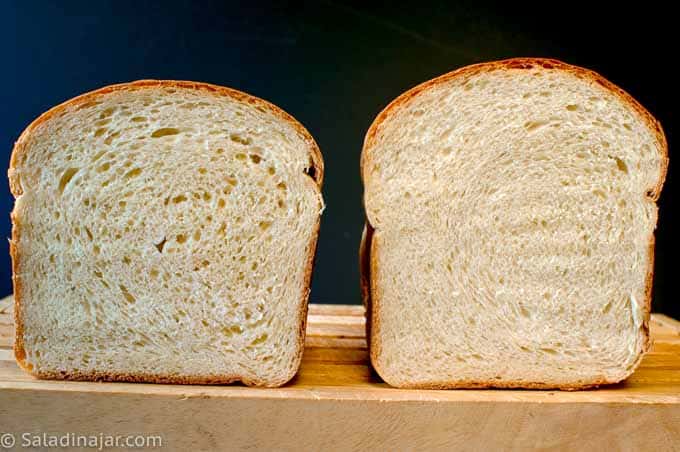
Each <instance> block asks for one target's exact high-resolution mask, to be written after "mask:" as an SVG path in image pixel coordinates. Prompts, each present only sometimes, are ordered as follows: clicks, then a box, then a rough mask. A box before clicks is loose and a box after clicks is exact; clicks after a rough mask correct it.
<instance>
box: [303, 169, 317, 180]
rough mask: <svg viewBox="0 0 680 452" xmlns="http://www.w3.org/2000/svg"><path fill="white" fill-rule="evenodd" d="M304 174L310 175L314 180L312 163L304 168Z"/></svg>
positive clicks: (314, 172) (314, 174)
mask: <svg viewBox="0 0 680 452" xmlns="http://www.w3.org/2000/svg"><path fill="white" fill-rule="evenodd" d="M305 174H306V175H308V176H309V177H311V178H312V179H313V180H314V181H316V168H315V167H314V165H311V166H309V167H308V168H305Z"/></svg>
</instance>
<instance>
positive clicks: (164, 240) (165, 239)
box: [154, 237, 168, 253]
mask: <svg viewBox="0 0 680 452" xmlns="http://www.w3.org/2000/svg"><path fill="white" fill-rule="evenodd" d="M167 241H168V240H167V238H166V237H163V240H161V241H160V242H158V243H154V246H155V247H156V249H157V250H158V252H159V253H162V252H163V248H164V247H165V242H167Z"/></svg>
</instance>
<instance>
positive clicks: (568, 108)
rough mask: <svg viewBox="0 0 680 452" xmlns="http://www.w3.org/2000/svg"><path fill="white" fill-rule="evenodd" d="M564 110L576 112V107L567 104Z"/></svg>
mask: <svg viewBox="0 0 680 452" xmlns="http://www.w3.org/2000/svg"><path fill="white" fill-rule="evenodd" d="M565 108H566V109H567V110H569V111H576V110H578V105H574V104H569V105H567V106H566V107H565Z"/></svg>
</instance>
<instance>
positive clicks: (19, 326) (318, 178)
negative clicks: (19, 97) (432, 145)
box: [8, 80, 324, 386]
mask: <svg viewBox="0 0 680 452" xmlns="http://www.w3.org/2000/svg"><path fill="white" fill-rule="evenodd" d="M149 88H179V89H192V90H199V91H205V92H206V93H210V94H211V95H214V96H228V97H231V98H232V99H236V100H238V101H240V102H243V103H247V104H250V105H253V106H255V107H256V108H258V109H261V110H262V111H263V112H269V113H271V114H273V115H275V116H277V117H278V118H280V119H282V120H284V121H287V122H288V123H290V124H291V125H292V126H293V127H294V128H295V130H296V131H297V132H298V133H299V134H300V135H301V136H302V137H303V139H304V141H305V142H306V143H307V145H308V146H309V150H310V167H311V168H313V171H310V173H311V174H310V177H311V179H312V180H313V181H314V183H315V185H316V187H317V188H318V190H319V193H320V192H321V187H322V184H323V176H324V163H323V157H322V155H321V151H320V149H319V146H318V145H317V144H316V141H315V140H314V138H313V137H312V136H311V135H310V133H309V132H308V131H307V129H305V127H304V126H303V125H302V124H300V123H299V122H298V121H297V120H296V119H295V118H293V117H292V116H291V115H290V114H288V113H287V112H285V111H284V110H282V109H281V108H279V107H277V106H276V105H274V104H272V103H270V102H267V101H265V100H263V99H260V98H258V97H255V96H252V95H250V94H246V93H244V92H241V91H238V90H235V89H232V88H227V87H223V86H217V85H211V84H208V83H201V82H191V81H181V80H138V81H135V82H130V83H121V84H117V85H110V86H106V87H103V88H100V89H98V90H95V91H91V92H88V93H85V94H82V95H80V96H77V97H74V98H73V99H70V100H68V101H66V102H64V103H62V104H59V105H57V106H55V107H53V108H51V109H50V110H48V111H46V112H45V113H43V114H42V115H40V116H39V117H38V118H37V119H35V120H34V121H33V122H32V123H31V124H30V125H29V126H28V127H27V128H26V129H25V130H24V131H23V132H22V134H21V135H20V136H19V138H18V139H17V141H16V143H15V144H14V149H13V150H12V155H11V157H10V165H9V171H8V176H9V185H10V190H11V192H12V194H13V195H14V197H15V198H18V197H19V196H21V195H22V194H23V188H22V186H21V180H20V179H19V177H18V175H17V174H16V173H15V171H14V170H15V168H16V167H17V166H18V165H19V163H20V162H21V161H22V160H23V158H24V153H25V152H26V149H27V144H28V142H29V140H30V138H31V136H32V134H33V132H34V131H35V130H36V129H37V128H38V127H40V126H41V125H43V124H45V123H46V122H48V121H49V120H50V119H52V118H54V117H56V116H58V115H60V114H62V113H64V112H66V111H67V110H68V109H70V108H73V107H75V108H78V107H81V106H86V105H88V104H91V103H92V102H96V101H97V99H98V98H99V97H101V96H103V95H106V94H110V93H113V92H116V91H136V90H142V89H149ZM11 219H12V240H11V241H10V256H11V258H12V281H13V286H14V323H15V341H14V356H15V358H16V361H17V363H18V364H19V366H20V367H21V368H23V369H24V370H26V371H27V372H30V373H31V374H32V375H34V376H36V377H38V378H49V379H68V380H88V381H90V380H97V381H128V382H148V383H178V384H227V383H233V382H237V381H242V382H243V383H244V384H246V385H248V386H281V385H283V384H285V383H287V382H288V381H290V380H291V379H292V378H293V376H294V375H295V374H294V373H293V374H292V375H290V376H289V377H287V378H286V379H285V380H284V381H279V382H275V383H272V382H265V381H259V380H249V379H247V378H241V377H238V376H206V377H198V376H194V377H183V376H180V375H175V376H173V375H153V374H144V375H142V374H111V373H102V374H100V373H89V374H88V373H77V372H71V373H63V374H62V373H54V372H38V371H36V370H35V369H33V368H32V366H31V365H30V364H29V363H27V362H26V350H25V347H24V338H23V336H24V325H23V319H22V315H21V310H22V303H21V300H22V296H23V293H22V284H21V276H20V272H19V262H20V259H21V257H20V253H19V250H18V248H17V244H18V243H19V237H20V233H21V232H20V231H21V228H20V220H19V218H17V215H16V210H15V211H13V212H12V214H11ZM319 223H320V219H317V226H316V229H315V231H314V233H313V234H312V239H311V242H310V251H309V256H308V258H307V267H306V270H305V272H306V273H305V278H304V280H305V286H304V287H303V296H304V297H305V301H304V302H303V303H302V307H301V309H300V317H301V321H300V323H301V327H300V332H299V334H298V353H297V355H296V357H295V359H296V361H297V366H298V367H299V364H300V362H301V360H302V353H303V349H304V341H305V323H306V319H307V297H308V293H309V287H310V282H311V274H312V267H313V265H314V255H315V252H316V243H317V238H318V233H319Z"/></svg>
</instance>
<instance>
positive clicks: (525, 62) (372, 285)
mask: <svg viewBox="0 0 680 452" xmlns="http://www.w3.org/2000/svg"><path fill="white" fill-rule="evenodd" d="M534 68H541V69H545V70H558V71H564V72H568V73H570V74H573V75H574V76H576V77H578V78H581V79H584V80H587V81H590V82H592V83H596V84H598V85H600V86H602V87H604V88H605V89H607V90H608V91H610V92H611V93H613V94H615V95H616V96H618V97H619V99H620V100H621V101H622V102H623V103H624V104H626V105H627V106H628V107H630V108H632V109H633V110H634V111H635V112H636V113H637V114H638V115H640V117H641V119H642V120H643V121H644V122H645V123H646V124H647V126H648V127H649V129H650V130H651V131H653V133H654V135H655V137H656V139H657V141H658V143H659V149H660V150H661V152H662V154H661V156H660V157H661V172H660V176H659V180H658V181H657V183H656V185H655V186H654V187H650V188H649V189H648V190H647V193H646V196H647V197H648V198H649V199H650V200H652V201H653V202H656V201H657V200H658V199H659V195H660V194H661V189H662V187H663V183H664V181H665V179H666V172H667V170H668V142H667V140H666V136H665V134H664V132H663V129H662V127H661V124H660V123H659V121H657V120H656V118H654V116H652V114H651V113H650V112H649V111H647V110H646V109H645V108H644V107H643V106H642V105H641V104H640V103H639V102H638V101H636V100H635V99H634V98H633V97H632V96H631V95H630V94H628V93H627V92H626V91H624V90H623V89H621V88H620V87H618V86H616V85H615V84H613V83H612V82H610V81H609V80H607V79H605V78H604V77H602V76H601V75H600V74H598V73H597V72H594V71H591V70H589V69H585V68H581V67H578V66H572V65H570V64H567V63H564V62H562V61H558V60H554V59H547V58H512V59H508V60H501V61H492V62H487V63H479V64H473V65H470V66H465V67H462V68H460V69H457V70H455V71H452V72H449V73H447V74H444V75H441V76H439V77H436V78H434V79H432V80H428V81H426V82H424V83H421V84H420V85H418V86H416V87H414V88H412V89H410V90H408V91H406V92H405V93H403V94H401V95H400V96H398V97H397V98H396V99H394V100H393V101H392V102H390V103H389V104H388V105H387V107H385V108H384V109H383V110H382V111H381V112H380V113H379V114H378V116H377V117H376V118H375V120H374V121H373V123H372V124H371V126H370V127H369V129H368V131H367V132H366V137H365V139H364V145H363V149H362V152H361V163H360V171H361V179H362V182H363V184H364V186H366V184H367V179H368V177H369V176H368V172H367V168H368V167H369V162H370V152H371V150H372V147H373V145H374V144H375V140H376V136H377V135H378V134H379V132H380V128H381V127H382V125H383V122H384V121H385V120H386V119H387V118H388V117H389V116H391V115H392V114H394V113H395V112H396V111H397V110H398V109H399V108H401V107H403V106H405V105H407V104H408V103H409V102H410V101H411V100H413V99H414V98H415V97H417V96H418V95H419V94H420V93H422V92H424V91H426V90H428V89H430V88H432V87H434V86H436V85H439V84H441V83H445V82H448V81H450V80H453V79H456V78H462V79H465V78H469V77H472V76H475V75H477V74H480V73H484V72H492V71H497V70H514V69H520V70H526V69H534ZM364 203H365V200H364ZM366 225H367V227H368V228H371V229H372V226H371V224H370V222H369V221H368V219H367V220H366ZM376 234H377V231H375V233H374V234H372V235H373V243H369V244H367V245H363V244H362V249H363V248H364V247H366V249H368V250H372V251H371V256H370V258H369V261H370V266H369V268H370V270H369V271H370V273H369V275H366V276H364V275H362V281H363V280H364V279H365V280H366V284H368V286H369V289H368V290H367V291H366V292H367V293H368V294H369V300H370V305H371V308H372V309H371V316H370V317H369V318H367V323H368V322H370V323H371V326H370V327H367V329H368V328H371V329H372V333H373V335H372V336H370V337H369V338H367V340H368V342H369V344H370V357H371V362H372V364H373V367H374V368H375V369H376V371H377V372H378V374H380V373H381V372H380V369H379V368H378V367H377V366H376V363H377V356H378V353H379V349H380V341H379V332H378V331H379V328H380V318H379V316H378V315H377V314H378V308H377V306H378V304H379V300H380V297H379V294H378V293H377V292H378V288H377V284H376V282H375V275H376V270H375V269H376V268H377V266H378V262H377V258H376V253H375V250H374V249H373V247H374V246H376V244H375V241H376V240H375V235H376ZM362 241H363V238H362ZM649 243H650V245H649V266H648V271H647V277H646V289H645V302H644V306H643V310H644V312H643V324H642V331H643V336H644V343H643V345H642V350H643V353H641V354H640V355H639V356H638V359H637V361H636V363H635V364H634V365H633V366H632V367H631V370H630V372H628V374H627V375H626V377H624V378H622V379H621V380H623V379H625V378H627V376H629V375H630V374H631V373H632V372H633V370H634V369H635V368H636V367H637V365H638V364H639V363H640V361H641V360H642V354H644V352H646V351H648V350H649V349H650V348H651V339H650V336H649V316H650V312H651V304H652V280H653V274H654V232H652V234H651V237H650V239H649ZM362 268H363V267H362ZM362 271H363V270H362ZM362 284H363V283H362ZM367 312H368V309H367ZM367 315H368V314H367ZM621 380H618V381H608V380H606V379H600V380H596V381H588V382H574V383H573V384H568V385H550V384H546V383H541V382H534V383H529V382H526V383H522V382H503V383H500V382H498V383H497V382H457V383H452V382H441V383H430V384H427V385H400V387H403V388H413V389H452V388H531V389H560V390H578V389H588V388H592V387H597V386H600V385H603V384H615V383H619V382H620V381H621Z"/></svg>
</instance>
